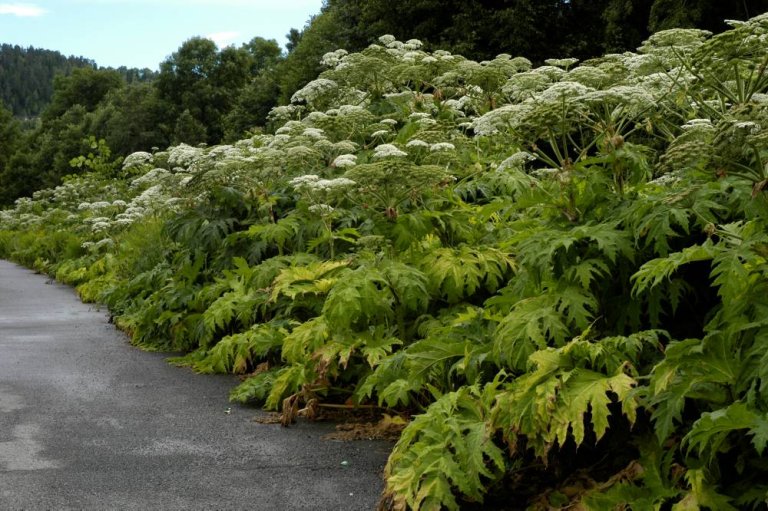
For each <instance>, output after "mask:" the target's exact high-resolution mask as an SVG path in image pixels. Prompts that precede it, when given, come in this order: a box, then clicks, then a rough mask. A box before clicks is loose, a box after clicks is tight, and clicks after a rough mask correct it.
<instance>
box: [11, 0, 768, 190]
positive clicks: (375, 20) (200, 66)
mask: <svg viewBox="0 0 768 511" xmlns="http://www.w3.org/2000/svg"><path fill="white" fill-rule="evenodd" d="M767 9H768V0H749V1H727V2H724V1H715V0H696V1H693V2H692V1H690V0H686V1H682V0H654V1H650V0H641V1H630V0H597V1H596V0H589V1H586V0H569V1H564V0H547V1H539V0H537V1H531V0H499V1H492V2H488V1H482V2H481V1H454V0H450V1H444V0H441V1H440V2H436V1H435V0H411V1H408V2H391V1H380V0H375V1H368V0H366V1H361V0H328V1H327V2H325V3H324V5H323V8H322V11H321V12H320V13H319V14H318V15H317V16H315V17H313V18H312V19H311V20H310V22H309V23H308V24H307V26H306V27H304V30H302V31H298V30H296V29H292V30H291V31H290V32H289V33H288V34H287V37H288V44H287V49H288V53H287V54H283V52H282V51H281V48H280V47H279V45H278V44H277V42H276V41H274V40H265V39H263V38H260V37H256V38H254V39H253V40H251V41H250V42H248V43H246V44H243V45H241V46H240V47H239V48H237V47H234V46H231V47H226V48H223V49H219V48H217V46H216V45H215V44H214V42H213V41H211V40H208V39H203V38H199V37H197V38H192V39H190V40H188V41H186V42H184V43H183V44H182V45H181V46H180V47H179V49H178V50H177V51H176V52H175V53H173V54H172V55H171V56H169V57H168V58H167V59H166V60H165V61H164V62H162V63H161V64H160V72H159V73H154V72H152V71H150V70H148V69H144V70H137V69H126V68H124V67H121V68H119V69H116V70H113V69H103V68H96V66H95V65H94V64H93V63H92V62H89V61H86V60H84V59H73V58H69V59H67V58H65V57H63V56H62V55H60V54H58V53H56V52H47V51H44V50H36V49H33V48H30V49H21V48H19V47H11V46H9V45H5V46H3V47H2V49H1V50H0V70H2V73H0V91H2V96H1V97H2V98H3V99H4V100H5V103H6V106H7V107H8V108H10V109H11V111H13V112H14V113H15V114H16V115H17V117H18V116H22V117H24V116H27V117H29V116H35V115H37V114H38V113H40V118H39V119H37V118H35V119H32V120H27V122H25V123H23V124H22V125H21V128H22V130H21V131H18V130H15V129H14V130H13V131H6V135H8V134H11V133H12V134H14V139H13V141H12V143H9V144H8V145H6V146H5V147H3V148H2V149H0V151H2V152H3V156H2V157H1V158H0V204H11V203H12V202H13V200H15V199H16V198H18V197H21V196H25V195H30V194H31V193H33V192H34V191H36V190H39V189H41V188H44V187H51V186H55V185H57V184H59V183H60V182H61V179H62V177H64V176H66V175H68V174H71V173H73V172H74V173H77V172H80V171H82V169H83V167H82V166H80V167H74V168H73V167H72V166H71V165H70V162H71V161H72V159H73V158H75V157H77V156H78V155H80V154H83V153H84V152H87V151H89V150H90V145H92V144H91V141H90V140H91V137H93V138H94V139H96V140H97V141H98V140H101V139H104V140H105V142H106V145H107V146H108V147H109V148H110V149H111V151H112V153H113V154H115V155H117V156H123V157H124V156H126V155H128V154H130V153H132V152H134V151H148V150H150V149H151V148H152V147H157V148H167V147H168V146H169V145H172V144H178V143H182V142H184V143H187V144H190V145H197V144H200V143H204V144H208V145H212V144H218V143H221V142H232V141H235V140H238V139H239V138H241V137H243V136H246V134H247V133H250V132H254V130H265V131H267V132H270V131H271V130H273V129H274V126H272V125H270V123H269V122H268V119H267V115H268V113H269V111H270V109H271V108H272V107H274V106H275V105H277V104H288V103H290V102H291V98H292V97H293V95H294V93H295V92H296V91H297V90H299V89H301V88H302V87H303V86H304V85H306V84H307V83H308V82H309V81H311V80H313V79H314V78H316V77H317V75H318V74H319V73H320V72H321V71H322V70H323V65H322V64H321V59H322V56H323V55H324V54H325V53H327V52H331V51H334V50H335V49H337V48H344V49H346V50H347V51H350V52H356V51H360V50H363V49H364V48H366V47H367V46H368V45H369V44H370V43H372V42H374V41H375V40H376V38H377V37H378V36H379V35H380V34H381V33H392V34H394V35H395V36H396V37H401V38H403V39H406V38H408V37H417V38H420V39H422V40H424V41H425V42H426V47H427V48H429V47H430V46H432V47H440V48H443V49H444V50H450V51H452V52H453V53H458V54H462V55H464V56H465V57H468V58H474V59H477V60H478V61H481V60H483V59H492V58H493V57H495V56H496V55H497V54H499V53H502V52H514V53H515V54H518V55H522V56H525V57H526V58H528V59H530V60H531V61H532V62H533V63H535V64H537V65H538V64H541V63H543V62H544V60H545V59H547V58H548V57H552V56H561V57H575V58H581V59H584V58H588V57H593V56H596V55H600V54H603V53H606V52H621V51H625V50H634V49H635V48H636V47H637V46H638V45H639V44H640V43H641V42H642V41H643V40H644V39H645V38H646V37H647V36H648V35H649V34H650V32H649V30H656V29H660V28H672V27H697V28H704V29H708V30H710V31H712V32H714V33H717V32H720V31H722V30H723V29H724V28H725V27H726V26H727V25H725V24H724V23H723V21H722V20H723V19H724V18H733V19H746V18H747V17H749V16H750V15H754V14H757V13H760V12H764V11H765V10H767ZM441 13H451V15H441ZM56 72H58V73H59V76H58V77H57V78H56V79H55V80H53V81H52V77H53V73H56Z"/></svg>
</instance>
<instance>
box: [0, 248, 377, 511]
mask: <svg viewBox="0 0 768 511" xmlns="http://www.w3.org/2000/svg"><path fill="white" fill-rule="evenodd" d="M164 359H165V356H164V355H162V354H158V353H146V352H142V351H140V350H138V349H136V348H133V347H132V346H130V345H129V344H128V342H127V339H126V337H125V336H124V335H123V334H122V333H120V332H118V331H116V330H115V329H114V328H113V327H112V325H110V324H108V322H107V315H106V312H105V311H99V310H97V309H95V308H94V307H93V306H90V305H86V304H83V303H81V302H80V301H79V300H78V299H77V297H76V295H75V293H74V292H73V291H72V289H70V288H68V287H66V286H61V285H59V284H56V283H51V282H50V281H49V280H48V279H47V278H46V277H44V276H41V275H36V274H34V273H33V272H31V271H29V270H26V269H23V268H21V267H19V266H16V265H13V264H11V263H9V262H6V261H0V510H2V511H5V510H16V509H24V510H37V509H45V510H47V509H51V510H66V509H78V510H79V509H140V510H144V511H146V510H154V509H158V510H182V509H183V510H196V509H223V510H229V509H233V510H234V509H249V510H260V509H264V510H279V509H286V510H289V509H312V510H364V509H373V508H374V507H375V504H376V502H377V500H378V494H379V492H380V491H381V488H382V481H381V471H382V468H383V466H384V463H385V461H386V457H387V455H388V452H389V450H390V448H391V444H388V443H385V442H336V441H328V440H322V439H321V437H322V436H323V435H324V434H326V433H328V432H329V431H331V430H332V429H333V426H332V425H329V424H316V423H314V424H310V423H302V424H299V425H296V426H292V427H290V428H282V427H281V426H279V425H263V424H257V423H255V422H254V421H253V418H254V416H256V415H258V414H259V412H258V411H257V410H255V409H252V408H247V407H240V406H237V405H233V404H231V403H229V402H228V401H227V394H228V392H229V390H230V389H231V388H232V386H233V385H234V384H235V383H236V381H235V380H234V379H233V378H231V377H227V376H221V377H216V376H201V375H196V374H193V373H192V372H190V371H188V370H186V369H179V368H176V367H172V366H170V365H168V364H167V363H166V362H165V360H164ZM227 410H229V413H227Z"/></svg>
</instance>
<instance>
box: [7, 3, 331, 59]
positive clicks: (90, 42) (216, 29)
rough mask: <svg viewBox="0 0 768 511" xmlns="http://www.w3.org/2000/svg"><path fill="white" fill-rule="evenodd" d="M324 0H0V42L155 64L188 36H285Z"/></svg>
mask: <svg viewBox="0 0 768 511" xmlns="http://www.w3.org/2000/svg"><path fill="white" fill-rule="evenodd" d="M321 5H322V0H33V1H29V2H27V1H20V2H17V1H11V2H5V1H4V0H0V43H8V44H18V45H20V46H24V47H27V46H34V47H36V48H45V49H48V50H57V51H59V52H61V53H63V54H65V55H75V56H82V57H85V58H88V59H91V60H94V61H96V63H97V64H98V65H99V66H109V67H119V66H127V67H136V68H150V69H155V70H156V69H158V67H159V64H160V62H162V61H163V60H165V58H166V57H168V56H169V55H171V53H173V52H175V51H176V50H177V49H178V48H179V46H181V44H182V43H183V42H184V41H186V40H187V39H189V38H191V37H195V36H202V37H208V38H209V39H213V40H214V41H216V43H217V44H218V45H219V46H221V47H224V46H227V45H230V44H234V45H237V46H239V45H240V44H242V43H244V42H247V41H249V40H251V39H252V38H254V37H256V36H260V37H264V38H265V39H275V40H276V41H277V42H278V43H279V44H280V45H281V46H283V47H284V46H285V43H286V38H285V34H287V33H288V31H289V30H290V29H291V28H297V29H301V28H303V27H304V25H305V24H306V22H307V21H308V20H309V18H310V17H311V16H313V15H315V14H317V13H319V12H320V7H321Z"/></svg>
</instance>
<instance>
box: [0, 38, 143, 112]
mask: <svg viewBox="0 0 768 511" xmlns="http://www.w3.org/2000/svg"><path fill="white" fill-rule="evenodd" d="M95 67H96V64H95V63H94V62H93V61H92V60H88V59H86V58H83V57H66V56H64V55H62V54H61V53H59V52H57V51H52V50H44V49H41V48H33V47H29V48H22V47H20V46H18V45H10V44H2V45H0V103H3V104H5V106H6V108H8V109H9V110H10V111H11V112H12V113H13V115H14V116H16V117H18V118H25V119H28V118H33V117H37V116H38V115H40V114H41V113H42V112H43V110H45V109H46V107H47V106H48V104H49V103H50V102H51V98H52V97H53V92H54V88H55V86H54V79H55V78H56V77H57V76H69V75H70V74H72V72H73V71H74V70H76V69H80V68H95ZM115 72H117V73H118V74H119V75H120V76H121V77H123V78H124V79H125V81H126V82H128V83H134V82H141V81H147V80H151V79H152V78H153V77H154V73H153V72H152V71H150V70H149V69H132V68H130V69H129V68H126V67H120V68H118V69H116V70H115Z"/></svg>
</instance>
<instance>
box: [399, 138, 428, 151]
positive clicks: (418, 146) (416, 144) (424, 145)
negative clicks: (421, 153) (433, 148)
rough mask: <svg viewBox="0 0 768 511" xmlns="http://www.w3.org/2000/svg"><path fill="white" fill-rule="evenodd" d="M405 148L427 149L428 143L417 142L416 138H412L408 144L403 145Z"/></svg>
mask: <svg viewBox="0 0 768 511" xmlns="http://www.w3.org/2000/svg"><path fill="white" fill-rule="evenodd" d="M405 147H406V148H408V149H411V148H414V149H429V143H428V142H424V141H423V140H419V139H418V138H414V139H413V140H409V141H408V143H407V144H405Z"/></svg>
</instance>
